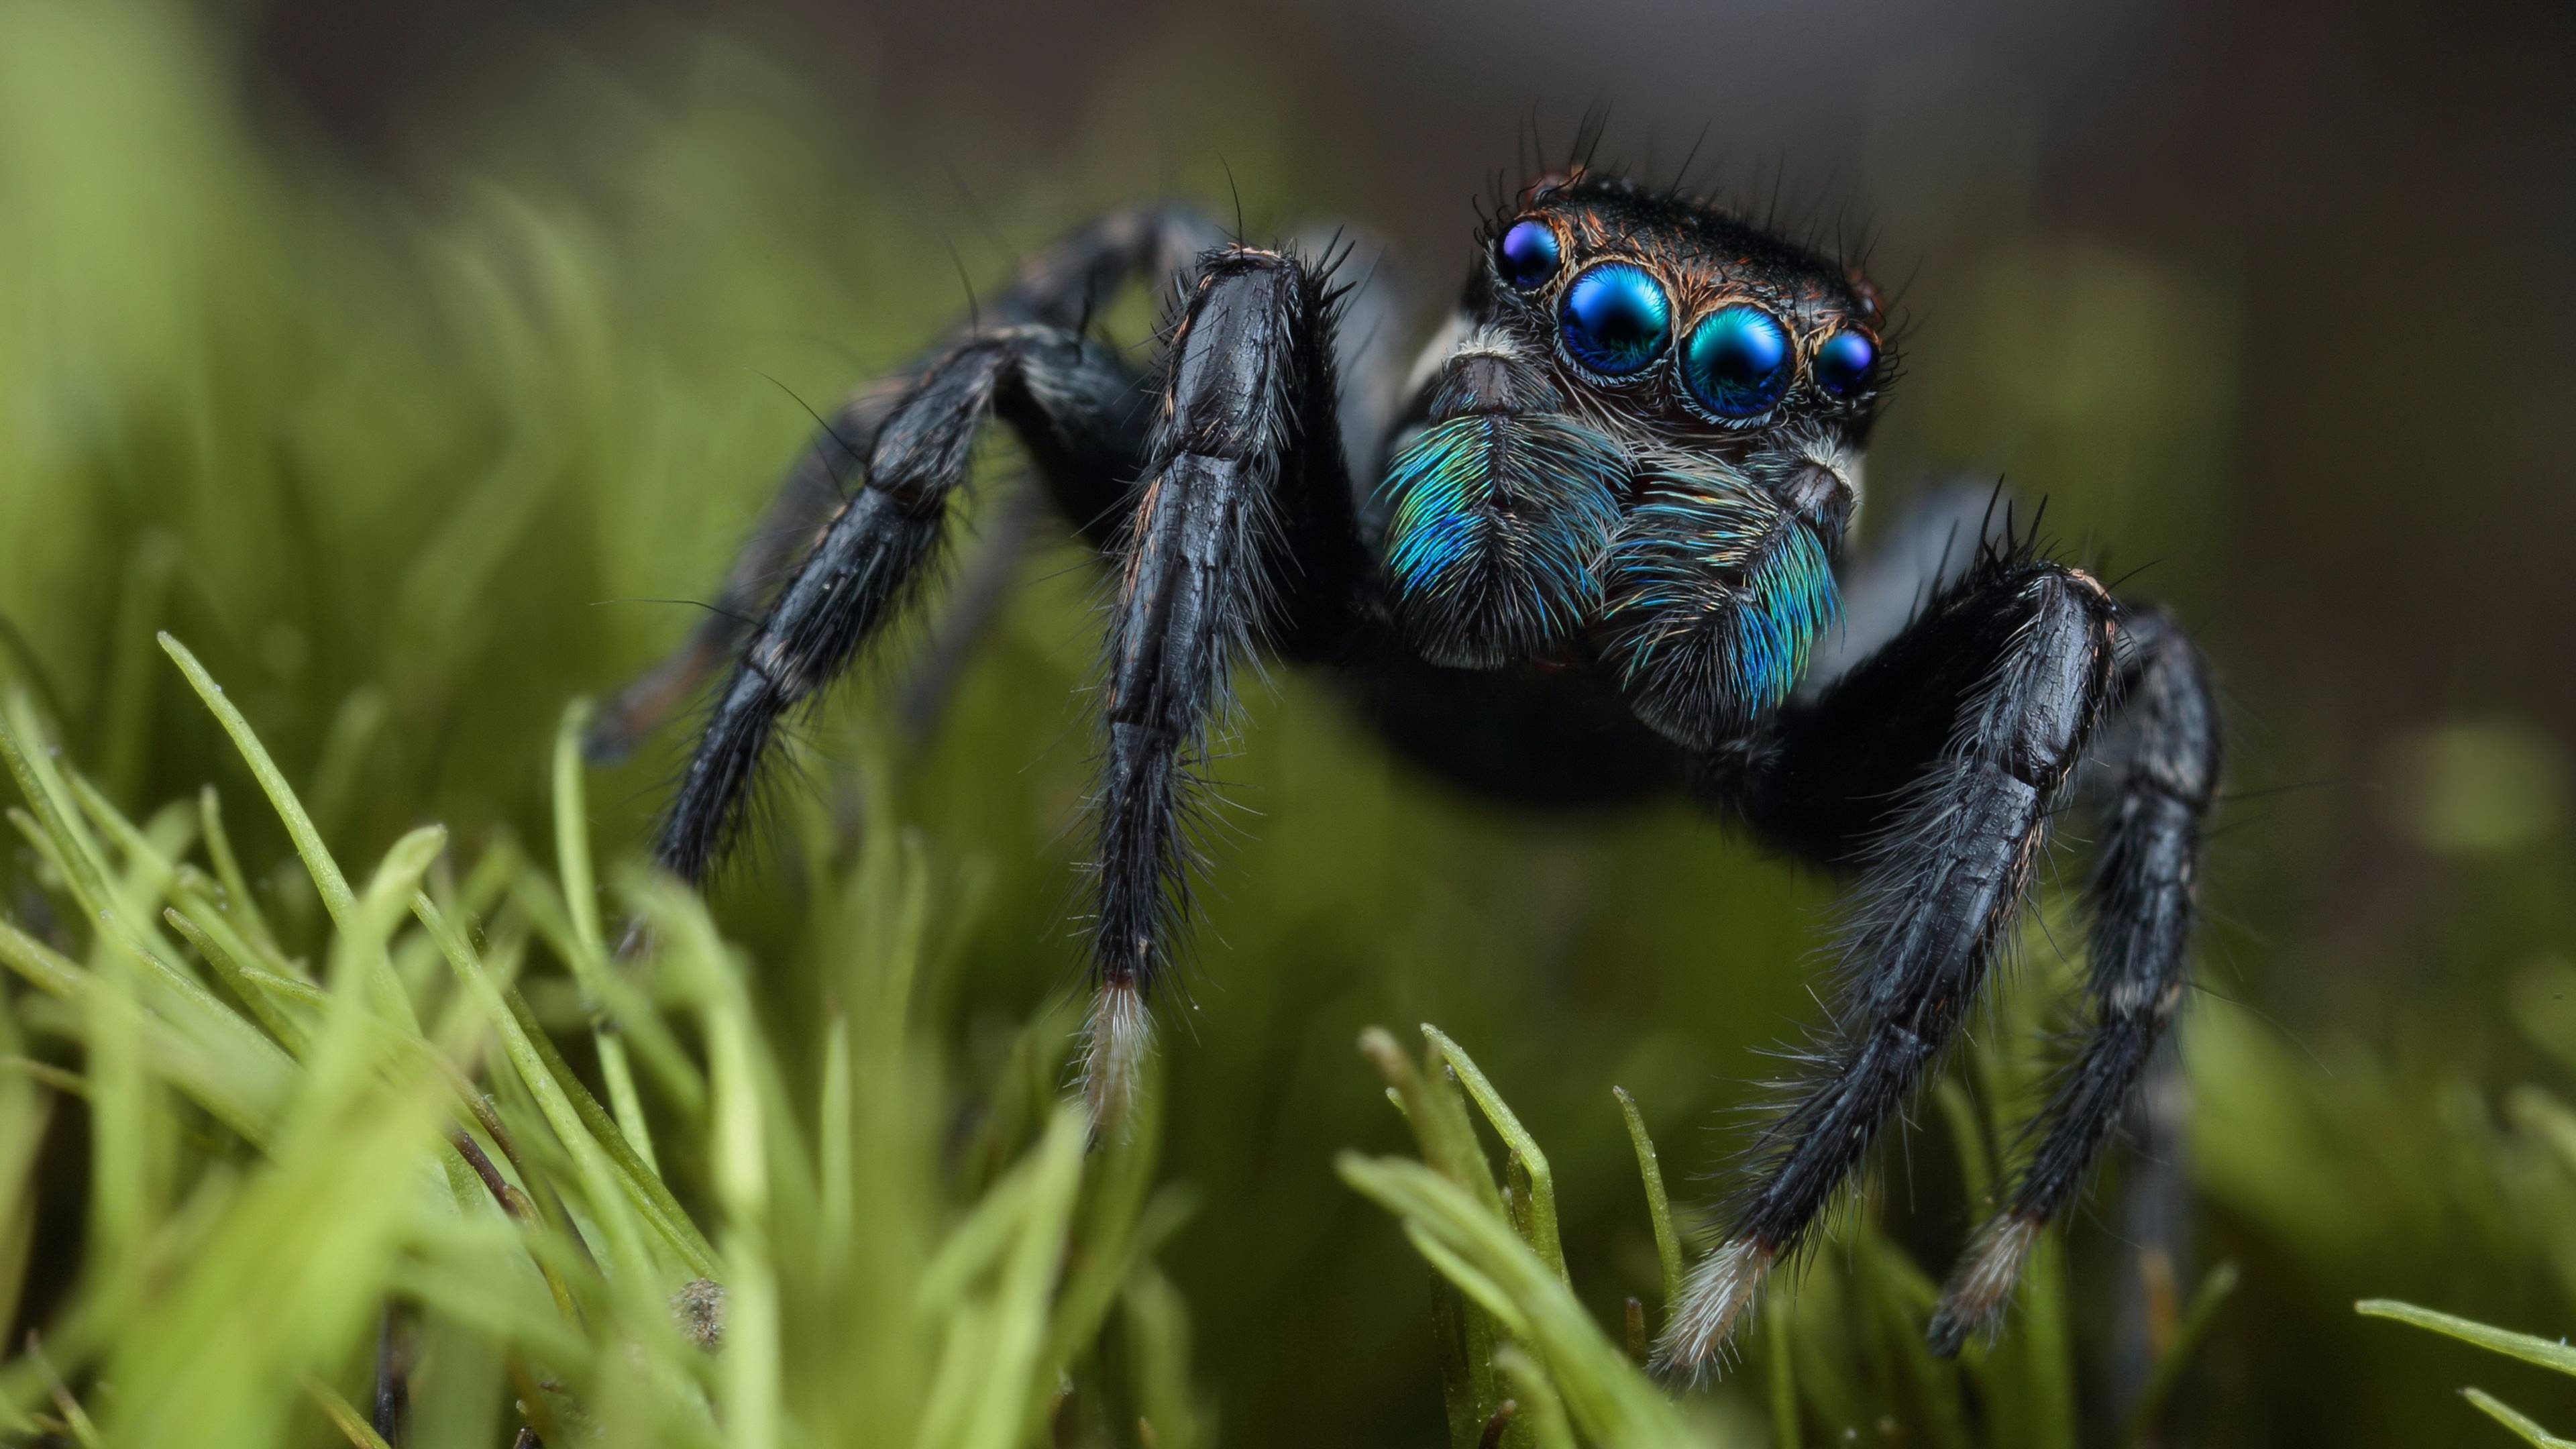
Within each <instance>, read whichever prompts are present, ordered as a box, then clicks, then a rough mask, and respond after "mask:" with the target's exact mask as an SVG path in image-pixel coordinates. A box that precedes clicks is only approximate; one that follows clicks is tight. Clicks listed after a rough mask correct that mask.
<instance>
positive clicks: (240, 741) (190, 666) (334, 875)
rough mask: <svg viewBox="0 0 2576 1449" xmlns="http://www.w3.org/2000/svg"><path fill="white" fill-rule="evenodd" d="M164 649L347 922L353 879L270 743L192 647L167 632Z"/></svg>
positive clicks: (325, 899) (333, 909)
mask: <svg viewBox="0 0 2576 1449" xmlns="http://www.w3.org/2000/svg"><path fill="white" fill-rule="evenodd" d="M161 649H162V652H164V653H166V654H168V655H169V656H170V658H171V661H172V662H173V663H175V664H177V665H178V666H179V672H180V673H181V674H184V675H186V676H187V677H188V684H189V686H190V687H191V688H193V689H195V690H196V691H197V698H199V699H201V700H204V701H205V704H206V708H207V709H208V710H210V711H212V712H213V713H214V716H215V719H216V721H217V722H218V723H220V724H221V725H223V727H224V733H225V734H228V735H230V736H232V740H233V747H234V748H235V749H237V750H239V751H241V757H242V760H243V762H244V763H245V764H247V765H249V766H250V773H251V777H252V778H253V779H255V780H257V781H259V788H260V790H261V792H262V793H264V794H266V795H267V796H268V803H269V805H270V807H271V808H273V809H274V810H276V811H277V818H278V819H280V820H282V821H284V822H285V823H286V834H287V838H288V839H290V840H293V841H294V842H295V853H296V854H297V855H300V856H302V857H303V858H304V868H305V870H306V871H308V872H310V873H311V874H312V877H313V886H314V889H316V890H318V891H320V892H321V893H322V905H323V908H324V909H325V910H328V911H329V912H330V913H331V919H332V920H333V921H334V922H337V923H339V924H341V925H346V924H347V923H348V918H349V911H350V908H351V906H352V905H353V904H354V902H355V899H356V898H355V895H354V893H352V892H351V891H350V889H349V878H348V877H347V876H345V875H343V874H341V873H340V863H339V862H338V861H336V860H333V859H332V858H331V850H330V847H329V846H326V845H324V844H323V843H322V832H320V831H319V830H316V829H315V828H314V826H313V817H312V816H310V815H307V814H306V813H305V811H304V804H303V802H302V801H300V800H298V799H297V798H296V796H295V787H294V786H292V785H289V784H287V783H286V775H285V773H284V772H283V771H281V770H279V769H278V768H277V761H275V760H273V759H271V758H269V754H268V747H267V746H265V745H263V744H261V743H260V742H259V736H258V735H257V734H256V733H254V732H253V731H252V729H251V727H250V721H249V720H247V719H244V718H243V717H242V712H241V710H239V709H238V708H236V707H235V706H234V704H233V702H232V700H230V699H229V698H227V697H226V696H225V694H224V687H223V686H222V685H220V684H217V683H216V682H215V677H214V676H213V675H211V674H208V673H207V672H206V666H204V665H203V664H200V663H198V662H197V656H196V655H194V654H191V653H189V652H188V646H187V645H185V644H182V643H180V642H179V641H178V640H177V639H174V638H172V637H171V636H170V635H168V634H163V635H162V636H161Z"/></svg>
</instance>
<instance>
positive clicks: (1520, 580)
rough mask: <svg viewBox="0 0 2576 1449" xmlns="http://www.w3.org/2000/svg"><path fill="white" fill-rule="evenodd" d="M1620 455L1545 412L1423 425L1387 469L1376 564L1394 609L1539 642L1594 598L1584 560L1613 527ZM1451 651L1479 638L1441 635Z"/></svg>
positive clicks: (1560, 633)
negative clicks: (1381, 560) (1383, 534)
mask: <svg viewBox="0 0 2576 1449" xmlns="http://www.w3.org/2000/svg"><path fill="white" fill-rule="evenodd" d="M1626 469H1627V459H1626V456H1625V455H1624V454H1623V453H1622V452H1621V451H1620V449H1619V447H1618V446H1617V445H1616V444H1615V443H1613V442H1611V441H1610V440H1609V439H1608V438H1605V437H1603V436H1601V435H1600V434H1598V433H1595V432H1593V431H1591V430H1589V429H1587V428H1582V427H1578V426H1575V425H1573V424H1571V423H1568V422H1566V421H1565V420H1563V419H1560V418H1554V417H1544V416H1542V417H1518V418H1516V417H1504V416H1498V415H1492V414H1479V415H1473V416H1468V417H1459V418H1450V419H1447V420H1446V421H1443V422H1437V423H1433V424H1432V425H1431V426H1429V427H1427V428H1425V429H1423V430H1422V432H1421V433H1420V434H1419V435H1418V436H1416V437H1415V438H1414V439H1413V441H1412V442H1410V443H1408V444H1407V445H1406V446H1405V447H1404V448H1403V449H1402V450H1401V451H1400V452H1398V453H1397V454H1396V456H1395V457H1394V459H1392V460H1391V461H1390V462H1389V463H1388V465H1387V472H1386V479H1385V481H1384V482H1383V483H1382V484H1381V485H1380V496H1381V497H1382V498H1385V499H1386V500H1387V501H1388V502H1390V503H1391V504H1392V505H1393V506H1392V510H1391V517H1390V518H1389V521H1388V523H1389V526H1388V529H1387V538H1386V545H1385V546H1386V566H1387V572H1388V574H1389V575H1390V576H1391V577H1392V579H1393V581H1394V583H1395V587H1396V593H1397V595H1398V597H1399V598H1400V599H1401V600H1402V601H1403V603H1404V606H1405V608H1406V609H1407V610H1408V611H1409V612H1411V613H1413V614H1415V615H1417V616H1418V617H1419V618H1421V619H1424V620H1432V619H1438V620H1445V621H1448V622H1449V623H1450V624H1451V625H1452V626H1453V632H1455V631H1460V630H1474V631H1477V632H1479V633H1482V634H1485V635H1490V636H1491V637H1492V638H1493V639H1508V640H1519V641H1524V642H1527V641H1545V640H1550V639H1556V638H1562V637H1564V636H1565V635H1567V634H1569V633H1571V632H1572V631H1573V630H1574V629H1576V628H1578V627H1579V626H1580V625H1581V623H1582V621H1583V618H1584V616H1585V615H1586V614H1587V613H1588V611H1589V610H1590V609H1591V607H1592V605H1593V604H1594V603H1595V602H1596V601H1597V600H1598V599H1599V598H1600V594H1601V581H1600V577H1599V575H1598V574H1597V573H1596V572H1595V571H1594V567H1593V565H1594V561H1595V560H1596V559H1597V558H1598V557H1599V555H1600V553H1601V550H1602V548H1603V547H1604V546H1605V545H1606V544H1608V542H1609V539H1610V530H1611V528H1612V527H1613V526H1615V525H1616V524H1617V522H1618V518H1619V505H1618V499H1617V496H1616V494H1615V492H1614V489H1615V487H1616V485H1617V484H1618V483H1619V482H1620V480H1621V479H1622V478H1624V477H1625V474H1626ZM1450 642H1452V643H1454V644H1455V645H1457V646H1458V647H1459V648H1460V649H1461V650H1462V651H1463V650H1467V649H1471V648H1473V647H1476V646H1477V645H1478V644H1479V642H1480V641H1478V640H1476V639H1469V638H1463V637H1462V638H1457V639H1453V640H1452V641H1450Z"/></svg>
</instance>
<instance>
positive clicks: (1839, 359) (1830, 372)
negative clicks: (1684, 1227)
mask: <svg viewBox="0 0 2576 1449" xmlns="http://www.w3.org/2000/svg"><path fill="white" fill-rule="evenodd" d="M1876 361H1878V345H1877V344H1876V343H1873V342H1871V341H1870V340H1869V339H1868V338H1867V337H1865V336H1863V335H1861V334H1860V333H1858V332H1852V331H1842V332H1837V333H1835V334H1834V335H1833V336H1831V337H1828V338H1826V339H1825V340H1824V343H1823V345H1822V346H1819V347H1818V348H1817V349H1816V362H1815V368H1816V386H1818V387H1821V388H1823V389H1824V390H1825V391H1827V392H1829V393H1832V394H1833V395H1834V396H1836V397H1849V396H1851V395H1852V394H1853V393H1856V392H1858V391H1860V390H1861V387H1862V385H1863V384H1865V383H1867V382H1868V381H1869V369H1870V364H1872V363H1874V362H1876Z"/></svg>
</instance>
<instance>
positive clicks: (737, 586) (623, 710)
mask: <svg viewBox="0 0 2576 1449" xmlns="http://www.w3.org/2000/svg"><path fill="white" fill-rule="evenodd" d="M1217 234H1218V233H1217V231H1216V228H1215V227H1214V226H1213V225H1212V224H1211V223H1209V222H1208V221H1207V220H1206V219H1205V218H1204V217H1202V216H1200V215H1199V214H1198V213H1197V212H1195V211H1192V210H1189V209H1187V208H1183V207H1137V208H1128V209H1124V210H1119V211H1113V212H1111V213H1109V214H1108V215H1106V216H1103V217H1100V218H1099V219H1097V220H1095V221H1093V222H1091V223H1089V224H1088V225H1086V226H1083V227H1081V228H1080V229H1078V230H1076V231H1074V232H1072V233H1071V234H1069V235H1067V236H1065V237H1064V238H1063V239H1061V240H1059V241H1057V242H1056V243H1054V244H1053V245H1051V246H1048V247H1046V248H1045V249H1043V250H1041V251H1039V252H1037V253H1036V254H1034V255H1032V256H1031V257H1029V259H1028V260H1027V261H1026V262H1024V263H1023V264H1022V265H1021V266H1020V268H1019V270H1018V271H1017V273H1015V274H1014V275H1013V277H1012V279H1011V282H1010V285H1009V286H1007V287H1005V288H1003V289H1002V291H1001V292H1000V293H999V294H998V295H996V296H994V297H992V298H991V299H989V301H988V302H987V303H986V305H985V306H984V307H983V309H982V316H981V317H980V318H979V319H977V320H976V321H975V322H970V323H968V324H966V325H965V326H962V327H960V328H958V329H957V330H956V331H954V332H952V333H951V334H949V335H948V336H947V337H945V338H943V339H941V341H940V342H939V343H938V344H937V345H935V346H933V347H931V348H930V349H929V350H928V351H926V352H924V353H923V354H922V355H921V357H920V358H919V359H918V360H916V361H915V362H914V363H913V364H912V365H910V366H909V367H907V368H905V369H904V370H903V371H902V372H900V373H898V374H896V375H895V376H894V377H892V378H888V379H882V380H880V381H877V382H874V383H871V384H869V385H868V386H866V387H863V388H861V389H859V390H858V391H857V392H856V393H853V394H852V395H851V396H850V398H849V399H848V400H847V401H845V402H843V403H842V404H841V406H840V407H839V408H838V409H837V410H835V411H834V413H833V414H832V416H831V417H830V419H828V420H827V421H826V422H825V423H824V425H823V426H822V427H821V428H820V429H818V430H816V432H815V434H814V437H813V439H812V440H811V441H810V442H808V443H807V444H806V445H805V448H804V450H803V451H802V452H800V453H798V454H797V457H796V461H795V463H794V464H793V465H791V466H790V467H789V468H788V470H787V474H786V476H785V477H784V478H783V479H781V480H780V482H779V485H778V492H777V494H776V495H775V496H774V497H773V498H772V499H771V500H770V503H769V506H768V508H767V509H766V510H765V511H764V512H763V513H762V515H761V519H760V522H759V525H758V526H757V527H756V528H754V529H753V531H752V535H751V540H750V542H749V543H747V544H745V545H744V546H743V549H742V552H741V553H740V554H739V555H738V556H737V557H736V558H735V559H734V562H733V565H732V567H731V568H729V569H728V570H727V571H726V573H725V578H724V583H723V584H722V586H721V587H720V588H719V589H718V591H717V594H716V597H715V598H714V599H713V600H711V601H710V604H709V608H708V610H707V616H706V618H705V619H704V620H702V621H701V622H700V623H699V624H698V626H697V628H696V629H694V630H692V631H691V632H690V635H689V638H688V640H687V641H686V642H685V643H683V644H682V645H681V646H680V647H679V648H678V649H676V650H673V651H672V652H671V654H670V655H669V656H668V657H666V658H664V659H663V660H662V661H661V662H659V663H657V664H655V665H654V666H653V667H652V668H651V669H649V670H647V671H646V672H645V673H644V674H643V675H641V676H640V677H638V678H637V679H636V680H634V681H633V682H632V683H630V684H628V685H627V686H626V687H625V688H624V689H622V690H620V691H618V693H617V695H616V696H615V697H614V698H612V699H611V700H609V701H608V703H607V704H606V705H605V706H603V707H602V708H601V710H600V712H599V715H598V717H597V719H595V720H594V721H593V722H592V724H591V728H590V736H589V738H588V740H587V741H585V748H586V749H587V751H588V753H589V755H590V758H591V760H592V761H593V762H594V763H598V764H609V763H613V762H615V761H617V760H620V759H623V758H625V757H626V756H627V755H628V754H629V753H631V752H632V751H633V750H634V748H635V746H636V745H637V744H638V743H639V742H641V741H642V740H643V738H644V737H645V736H646V735H648V734H650V733H651V732H652V731H653V730H655V729H656V728H658V727H659V726H660V725H661V724H662V723H663V722H664V721H666V720H668V719H669V718H670V717H671V716H672V715H673V714H674V713H676V712H677V711H678V710H679V709H680V708H681V707H682V706H683V705H685V704H686V703H687V702H688V700H689V698H690V697H691V696H692V695H694V694H695V693H697V691H698V689H699V687H700V686H701V685H703V684H704V683H705V682H706V680H707V678H708V676H709V675H711V674H712V673H714V672H715V670H716V669H717V668H718V667H720V666H721V665H722V664H723V663H724V662H725V661H726V660H727V659H729V658H731V657H733V655H734V654H735V653H736V652H737V651H738V650H739V649H740V647H741V645H742V641H743V639H744V637H745V636H746V635H747V634H748V633H749V632H750V631H751V629H752V628H753V627H754V624H753V623H752V621H753V620H755V619H757V618H758V617H759V615H760V610H761V603H762V601H763V600H764V599H765V598H767V597H768V596H769V593H770V590H771V588H772V586H773V585H774V583H775V582H776V580H777V579H778V576H779V574H780V573H781V571H783V570H785V569H786V568H787V567H788V566H789V565H790V564H791V563H792V562H793V561H794V560H795V558H796V557H797V555H798V554H799V553H800V552H803V551H805V550H807V549H809V548H811V547H813V546H814V544H815V542H816V540H817V537H818V531H819V530H820V529H822V528H823V527H825V526H826V524H827V523H828V521H829V520H830V519H831V518H832V516H833V513H834V510H835V509H836V508H838V507H840V506H841V505H842V504H843V503H844V502H846V498H845V494H846V492H847V490H848V488H849V486H850V484H851V482H852V481H853V480H854V479H857V478H858V477H859V476H860V475H861V474H862V473H863V472H864V471H865V467H864V465H865V463H866V462H867V458H868V454H869V452H870V450H872V449H873V448H874V447H875V446H876V439H877V433H878V431H879V429H880V428H882V427H883V426H884V424H885V421H886V419H887V418H888V417H889V416H891V415H892V412H893V410H894V409H895V408H896V407H898V406H901V405H902V403H903V400H904V399H905V398H906V397H908V396H910V395H911V393H912V392H913V391H914V390H915V389H916V388H918V387H919V386H920V385H921V383H922V381H923V380H924V379H925V378H926V377H927V376H928V374H929V372H930V370H931V369H932V368H933V367H935V366H936V365H938V363H939V362H940V360H941V359H942V358H945V357H947V356H948V355H949V354H950V353H952V352H954V351H955V350H956V349H957V348H958V347H960V346H962V345H964V344H965V343H967V342H969V341H971V340H973V339H974V338H975V337H976V336H977V335H978V334H979V333H980V332H982V331H984V330H985V329H987V328H990V329H994V330H996V331H1000V330H1008V329H1011V328H1015V327H1023V326H1038V327H1046V328H1055V329H1061V330H1063V331H1067V332H1072V331H1078V330H1080V329H1081V328H1082V327H1083V325H1084V323H1085V322H1086V321H1087V320H1088V319H1089V318H1090V317H1091V316H1093V315H1095V314H1096V313H1097V312H1098V311H1100V310H1104V309H1106V308H1107V306H1108V305H1109V303H1110V301H1111V300H1112V298H1113V297H1114V296H1115V295H1116V293H1117V292H1118V289H1119V288H1120V287H1121V286H1122V285H1124V284H1125V283H1126V282H1128V281H1130V280H1133V279H1135V278H1138V277H1143V276H1156V277H1159V276H1168V275H1170V274H1172V273H1174V272H1177V271H1179V270H1181V269H1182V268H1184V267H1186V266H1187V265H1188V264H1189V262H1190V260H1191V259H1192V258H1193V257H1195V256H1197V255H1198V253H1199V252H1200V250H1201V249H1203V248H1205V247H1207V246H1208V245H1210V244H1211V243H1212V242H1213V241H1214V240H1215V238H1216V236H1217ZM1127 478H1128V475H1127V474H1125V473H1119V474H1116V475H1115V476H1108V477H1103V478H1101V479H1098V480H1096V481H1092V482H1090V483H1089V486H1087V487H1083V488H1081V489H1080V490H1079V496H1078V497H1075V498H1072V499H1069V500H1066V501H1067V511H1068V512H1071V513H1072V514H1073V516H1074V517H1075V518H1076V519H1077V520H1081V521H1089V520H1091V519H1093V518H1095V517H1098V516H1101V515H1103V514H1105V513H1106V511H1107V510H1108V509H1109V507H1110V506H1111V505H1112V504H1113V503H1114V502H1115V501H1116V498H1117V496H1118V495H1117V489H1118V487H1119V486H1121V485H1123V484H1124V483H1125V482H1126V481H1127ZM1049 481H1050V483H1058V484H1061V483H1065V482H1068V481H1071V482H1076V483H1080V482H1083V481H1085V480H1078V479H1076V480H1068V479H1062V478H1050V479H1049ZM1057 492H1058V495H1059V498H1060V499H1063V498H1064V496H1065V490H1064V489H1063V488H1061V487H1059V488H1058V489H1057Z"/></svg>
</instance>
